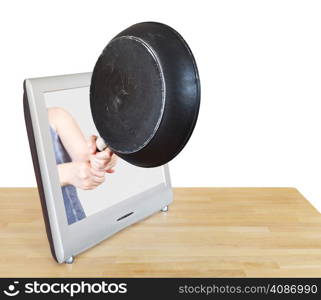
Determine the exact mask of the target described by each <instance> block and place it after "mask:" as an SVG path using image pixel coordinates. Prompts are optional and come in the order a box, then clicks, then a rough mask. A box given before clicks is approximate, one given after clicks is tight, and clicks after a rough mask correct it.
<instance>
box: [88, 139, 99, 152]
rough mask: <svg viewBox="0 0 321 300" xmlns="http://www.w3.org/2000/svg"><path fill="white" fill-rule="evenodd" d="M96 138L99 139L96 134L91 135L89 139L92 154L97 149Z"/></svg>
mask: <svg viewBox="0 0 321 300" xmlns="http://www.w3.org/2000/svg"><path fill="white" fill-rule="evenodd" d="M96 140H97V136H96V135H91V136H90V137H89V139H88V149H89V153H90V154H94V153H96V151H97V147H96Z"/></svg>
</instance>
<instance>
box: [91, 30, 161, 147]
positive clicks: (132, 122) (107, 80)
mask: <svg viewBox="0 0 321 300" xmlns="http://www.w3.org/2000/svg"><path fill="white" fill-rule="evenodd" d="M90 92H91V102H90V105H91V111H92V115H93V120H94V122H95V125H96V128H97V129H98V131H99V134H100V135H101V136H102V137H103V138H104V140H105V142H106V143H107V144H108V146H109V147H110V148H111V149H112V150H114V151H116V152H119V153H134V152H137V151H139V150H140V149H142V148H143V147H145V146H146V145H147V144H148V143H149V141H150V140H151V139H152V138H153V136H154V135H155V133H156V131H157V129H158V127H159V124H160V122H161V119H162V115H163V111H164V105H165V83H164V78H163V74H162V69H161V66H160V64H159V63H158V60H157V57H156V56H155V54H154V52H153V51H152V50H151V49H150V47H148V44H146V43H145V42H144V41H142V40H140V39H138V38H134V37H131V36H122V37H119V38H116V39H114V40H113V41H112V42H110V43H109V44H108V45H107V47H106V48H105V49H104V51H103V53H102V54H101V56H100V57H99V59H98V62H97V64H96V66H95V70H94V72H93V78H92V85H91V91H90ZM92 99H94V101H93V100H92Z"/></svg>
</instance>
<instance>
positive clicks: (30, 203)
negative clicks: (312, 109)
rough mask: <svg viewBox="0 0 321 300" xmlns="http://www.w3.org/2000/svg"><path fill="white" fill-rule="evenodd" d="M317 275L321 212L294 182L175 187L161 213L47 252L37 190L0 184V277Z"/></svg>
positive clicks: (319, 274)
mask: <svg viewBox="0 0 321 300" xmlns="http://www.w3.org/2000/svg"><path fill="white" fill-rule="evenodd" d="M19 276H33V277H37V276H39V277H42V276H50V277H97V276H104V277H177V276H183V277H289V276H291V277H311V276H314V277H321V214H319V213H318V212H317V211H316V210H315V209H314V208H313V207H312V206H311V205H310V203H309V202H308V201H307V200H306V199H304V197H303V196H302V195H301V194H300V193H299V192H298V191H297V190H296V189H294V188H188V189H187V188H178V189H174V202H173V204H172V205H171V206H170V210H169V212H168V213H158V214H155V215H153V216H151V217H149V218H148V219H146V220H144V221H142V222H140V223H138V224H135V225H133V226H131V227H130V228H127V229H125V230H123V231H121V232H120V233H118V234H116V235H114V236H113V237H111V238H109V239H108V240H105V241H104V242H102V243H100V244H99V245H97V246H95V247H94V248H92V249H90V250H88V251H86V252H84V253H82V254H81V255H79V256H77V257H76V261H75V263H74V264H73V265H65V264H62V265H58V264H56V263H55V262H54V260H53V259H52V258H51V254H50V250H49V244H48V241H47V237H46V234H45V227H44V222H43V218H42V214H41V208H40V201H39V198H38V194H37V190H36V189H32V188H12V189H11V188H2V189H0V277H19Z"/></svg>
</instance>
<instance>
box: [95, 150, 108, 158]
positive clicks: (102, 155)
mask: <svg viewBox="0 0 321 300" xmlns="http://www.w3.org/2000/svg"><path fill="white" fill-rule="evenodd" d="M95 157H96V158H97V159H100V160H110V159H111V155H110V152H107V151H102V152H98V153H96V155H95Z"/></svg>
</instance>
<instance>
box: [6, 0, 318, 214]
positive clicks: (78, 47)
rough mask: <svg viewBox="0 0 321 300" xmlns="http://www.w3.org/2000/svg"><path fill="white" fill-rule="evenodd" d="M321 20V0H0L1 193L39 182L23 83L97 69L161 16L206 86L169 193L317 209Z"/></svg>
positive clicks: (177, 161) (178, 158)
mask: <svg viewBox="0 0 321 300" xmlns="http://www.w3.org/2000/svg"><path fill="white" fill-rule="evenodd" d="M320 16H321V3H320V1H294V0H291V1H280V0H279V1H271V0H269V1H258V0H256V1H227V0H224V1H195V0H194V1H186V0H185V1H173V0H171V1H165V0H162V1H150V0H149V1H139V0H135V1H94V0H91V1H57V0H56V1H31V0H29V1H16V0H14V1H6V2H5V1H1V4H0V52H1V55H0V86H1V101H0V105H1V109H0V114H1V115H0V122H1V124H0V130H1V141H2V142H1V147H0V157H1V173H0V186H11V187H18V186H35V184H36V183H35V177H34V173H33V167H32V162H31V156H30V152H29V146H28V141H27V135H26V131H25V125H24V117H23V110H22V82H23V79H24V78H31V77H41V76H49V75H59V74H68V73H78V72H86V71H91V70H92V68H93V66H94V64H95V61H96V59H97V57H98V55H99V54H100V52H101V51H102V49H103V48H104V47H105V45H106V44H107V43H108V41H109V40H110V39H111V38H112V37H113V36H114V35H116V34H117V33H118V32H119V31H121V30H123V29H124V28H126V27H128V26H130V25H132V24H134V23H137V22H141V21H148V20H154V21H159V22H164V23H167V24H169V25H171V26H172V27H174V28H175V29H176V30H178V31H179V32H180V33H181V34H182V35H183V37H184V38H185V39H186V40H187V42H188V43H189V44H190V47H191V48H192V50H193V52H194V54H195V57H196V60H197V62H198V66H199V71H200V76H201V83H202V103H201V110H200V115H199V122H198V124H197V126H196V130H195V132H194V135H193V136H192V138H191V140H190V142H189V144H188V145H187V147H186V148H185V149H184V150H183V152H182V153H181V154H180V155H179V156H178V157H177V158H176V159H175V160H174V161H173V163H172V164H171V165H170V166H171V175H172V181H173V185H174V186H294V187H297V188H299V190H300V191H301V192H302V193H303V194H304V195H305V196H306V197H307V198H308V199H309V200H310V201H311V203H313V204H314V205H315V206H316V207H318V208H319V210H321V185H320V179H321V178H320V177H321V176H320V175H321V174H320V173H321V159H320V153H321V143H320V129H321V118H320V114H321V111H320V103H321V102H320V101H321V38H320V37H321V17H320ZM173 130H175V129H174V128H173Z"/></svg>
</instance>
